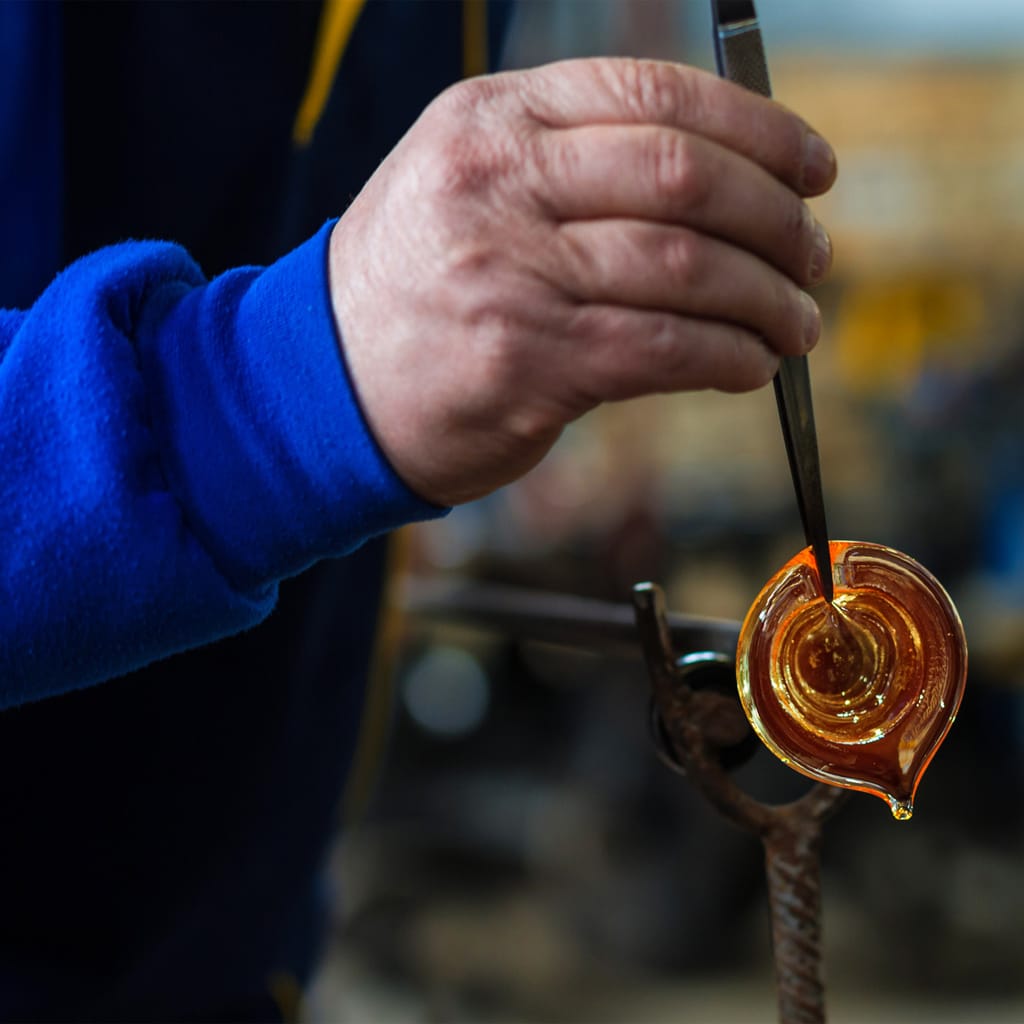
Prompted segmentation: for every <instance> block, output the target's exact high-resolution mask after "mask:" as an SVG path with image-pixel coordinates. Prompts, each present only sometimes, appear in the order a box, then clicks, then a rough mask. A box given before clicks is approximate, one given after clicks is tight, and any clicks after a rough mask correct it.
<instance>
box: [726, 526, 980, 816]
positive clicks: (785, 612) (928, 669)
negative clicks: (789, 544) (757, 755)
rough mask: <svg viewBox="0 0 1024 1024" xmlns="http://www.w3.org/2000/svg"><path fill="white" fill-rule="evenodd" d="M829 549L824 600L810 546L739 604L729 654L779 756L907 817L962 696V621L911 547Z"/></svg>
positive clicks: (757, 723) (843, 545)
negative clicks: (829, 582) (733, 649)
mask: <svg viewBox="0 0 1024 1024" xmlns="http://www.w3.org/2000/svg"><path fill="white" fill-rule="evenodd" d="M830 550H831V552H832V573H833V581H834V584H835V597H834V600H833V602H832V603H831V604H829V603H828V602H826V601H825V599H824V597H823V596H822V593H821V590H820V588H819V586H818V574H817V570H816V569H815V566H814V557H813V555H812V554H811V551H810V549H809V548H808V549H806V550H804V551H801V552H800V553H799V554H798V555H797V556H796V557H795V558H793V559H792V560H790V561H789V562H787V563H786V565H784V566H783V567H782V568H781V569H780V570H779V571H778V572H777V573H776V574H775V575H774V576H773V577H772V578H771V579H770V580H769V581H768V583H767V585H766V586H765V588H764V589H763V590H762V591H761V593H760V594H759V595H758V598H757V600H756V601H755V602H754V604H753V606H752V607H751V609H750V611H749V612H748V613H747V617H746V620H745V621H744V623H743V629H742V631H741V633H740V642H739V649H738V652H737V657H736V670H737V678H738V682H739V691H740V699H741V701H742V702H743V708H744V710H745V711H746V713H747V717H748V718H749V719H750V723H751V725H752V726H753V727H754V730H755V732H757V734H758V735H759V736H760V737H761V739H762V740H763V741H764V743H765V744H766V745H767V746H768V748H769V749H770V750H771V751H772V752H773V753H775V754H776V755H777V756H778V757H779V758H781V759H782V760H783V761H784V762H786V763H787V764H789V765H790V766H791V767H793V768H795V769H797V771H801V772H803V773H804V774H805V775H809V776H810V777H811V778H812V779H818V780H820V781H822V782H828V783H832V784H833V785H837V786H845V787H847V788H849V789H859V790H863V791H864V792H866V793H874V794H876V795H877V796H880V797H881V798H882V799H883V800H885V801H887V803H888V804H889V807H890V809H891V810H892V813H893V815H894V816H895V817H896V818H898V819H900V820H904V819H906V818H909V817H910V816H911V814H913V809H914V796H915V794H916V792H917V786H918V783H919V782H920V781H921V776H922V775H923V774H924V771H925V769H926V768H927V767H928V763H929V762H930V761H931V759H932V757H933V756H934V754H935V751H936V750H937V749H938V748H939V745H940V744H941V743H942V741H943V739H945V737H946V733H947V732H949V729H950V726H951V725H952V724H953V719H954V718H955V717H956V712H957V709H958V708H959V706H960V700H961V698H962V697H963V692H964V683H965V681H966V677H967V642H966V639H965V637H964V630H963V625H962V624H961V622H960V616H959V615H958V614H957V611H956V608H955V607H954V606H953V602H952V601H951V600H950V599H949V595H948V594H947V593H946V591H945V590H944V589H943V588H942V585H941V584H940V583H939V582H938V580H936V579H935V577H934V576H932V574H931V573H929V572H928V570H927V569H925V568H924V567H923V566H921V565H919V564H918V563H917V562H915V561H914V560H913V559H912V558H910V557H909V556H907V555H904V554H902V553H901V552H899V551H894V550H893V549H892V548H887V547H883V546H881V545H879V544H868V543H862V542H851V541H833V542H832V543H831V544H830Z"/></svg>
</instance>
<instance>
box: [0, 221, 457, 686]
mask: <svg viewBox="0 0 1024 1024" xmlns="http://www.w3.org/2000/svg"><path fill="white" fill-rule="evenodd" d="M325 263H326V233H325V232H321V233H320V234H319V235H318V236H317V237H316V238H314V239H313V240H311V241H310V242H308V243H307V244H306V245H304V246H302V247H300V248H299V249H298V250H296V251H295V252H294V253H292V254H290V255H289V256H287V257H285V258H284V259H282V260H281V261H279V262H278V263H276V264H274V265H273V266H271V267H269V268H267V269H266V270H259V269H256V268H249V269H243V270H236V271H232V272H229V273H228V274H225V275H223V276H222V277H220V278H217V279H216V280H215V281H213V282H210V283H207V282H205V280H204V279H203V277H202V275H201V273H200V272H199V270H198V268H197V267H196V266H195V264H194V263H193V262H192V261H191V259H190V258H189V257H188V256H187V254H186V253H184V252H183V251H182V250H181V249H179V248H177V247H175V246H171V245H166V244H162V243H129V244H126V245H123V246H117V247H113V248H111V249H109V250H103V251H102V252H100V253H96V254H93V255H92V256H90V257H87V258H86V259H84V260H82V261H79V263H77V264H75V265H73V266H72V267H71V268H69V270H68V271H66V272H65V273H64V274H62V275H61V276H60V277H59V278H58V279H57V280H56V281H55V282H54V283H53V285H51V287H50V288H49V289H48V290H47V291H46V292H45V293H44V295H43V296H41V297H40V299H39V300H38V301H37V302H36V304H35V305H34V306H33V307H32V309H30V310H29V311H27V312H25V313H22V314H8V313H5V314H4V315H3V316H2V317H0V353H3V359H2V362H0V416H2V417H3V421H4V423H5V429H4V431H3V433H2V435H0V498H2V501H0V527H2V528H0V565H2V575H0V596H2V599H3V602H4V607H5V616H4V618H3V621H2V624H0V680H2V683H0V706H8V705H12V704H16V703H20V702H22V701H24V700H28V699H34V698H36V697H41V696H46V695H49V694H52V693H57V692H61V691H63V690H66V689H69V688H73V687H75V686H80V685H85V684H89V683H92V682H96V681H98V680H101V679H103V678H107V677H109V676H111V675H116V674H120V673H122V672H125V671H128V670H130V669H133V668H136V667H139V666H140V665H142V664H145V663H146V662H148V661H151V660H153V659H155V658H158V657H161V656H164V655H166V654H169V653H172V652H174V651H177V650H180V649H183V648H185V647H188V646H193V645H196V644H200V643H203V642H206V641H209V640H212V639H215V638H217V637H219V636H223V635H226V634H228V633H231V632H236V631H239V630H241V629H244V628H247V627H249V626H251V625H253V624H255V623H256V622H258V621H259V620H260V619H261V618H262V617H263V616H265V615H266V614H267V613H268V612H269V611H270V609H271V608H272V607H273V603H274V600H275V596H276V584H277V582H278V581H279V580H280V579H282V578H284V577H286V576H289V575H292V574H294V573H296V572H298V571H300V570H301V569H302V568H304V567H305V566H307V565H309V564H310V563H312V562H313V561H315V560H317V559H318V558H322V557H326V556H332V555H339V554H343V553H344V552H346V551H348V550H351V549H352V548H354V547H355V546H357V545H358V544H359V543H361V542H362V541H363V540H365V539H366V538H367V537H369V536H372V535H374V534H377V533H380V532H382V531H384V530H387V529H390V528H392V527H394V526H396V525H399V524H400V523H403V522H408V521H411V520H414V519H418V518H425V517H427V516H429V515H431V514H436V512H437V510H436V509H434V508H433V507H432V506H428V505H425V504H424V503H422V502H420V501H419V500H418V499H416V498H415V496H413V495H412V494H411V493H410V492H409V491H408V490H407V489H406V488H405V487H404V486H403V485H402V484H401V483H400V481H398V479H397V478H396V477H395V476H394V474H393V473H392V472H391V470H390V468H389V467H388V465H387V463H386V462H385V461H384V459H383V458H382V457H381V456H380V454H379V452H378V450H377V448H376V446H375V445H374V443H373V441H372V440H371V438H370V436H369V435H368V433H367V431H366V429H365V427H364V425H363V421H362V416H361V413H360V411H359V409H358V407H357V405H356V402H355V400H354V397H353V394H352V391H351V388H350V385H349V382H348V378H347V373H346V370H345V367H344V365H343V361H342V358H341V355H340V350H339V346H338V344H337V339H336V337H335V334H334V326H333V322H332V320H331V312H330V306H329V300H328V298H327V295H326V291H325V288H326V283H325V277H324V275H325Z"/></svg>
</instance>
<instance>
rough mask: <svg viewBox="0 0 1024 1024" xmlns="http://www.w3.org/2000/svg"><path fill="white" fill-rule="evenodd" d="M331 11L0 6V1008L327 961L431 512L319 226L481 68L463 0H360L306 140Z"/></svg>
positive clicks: (283, 978) (127, 1013) (188, 1013)
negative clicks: (356, 377) (372, 397)
mask: <svg viewBox="0 0 1024 1024" xmlns="http://www.w3.org/2000/svg"><path fill="white" fill-rule="evenodd" d="M341 4H342V5H344V4H345V0H341ZM356 6H357V7H358V6H359V5H358V4H357V5H356ZM322 13H323V12H322V11H321V6H320V4H317V3H276V2H263V3H248V2H243V3H205V4H199V3H177V2H170V3H155V2H147V3H139V4H137V5H136V4H130V5H129V4H95V5H94V4H82V3H74V4H68V5H66V6H64V7H61V6H58V5H42V4H34V3H25V4H23V3H20V2H9V3H5V4H3V5H0V64H2V70H0V216H2V218H3V221H2V224H0V226H2V229H3V230H2V235H0V306H8V307H12V308H10V309H8V310H7V311H5V312H0V417H2V422H3V423H4V427H3V429H2V431H0V599H2V609H3V620H4V621H3V622H2V623H0V706H2V707H3V708H5V710H3V712H2V713H0V821H2V822H3V841H2V842H0V885H2V886H3V892H2V897H0V1018H2V1019H5V1020H7V1019H61V1020H88V1019H98V1020H100V1019H101V1020H114V1019H133V1020H158V1019H159V1020H230V1019H237V1020H258V1019H264V1018H267V1017H274V1016H275V1015H279V1014H280V1012H281V1007H280V1005H279V1004H280V998H279V996H278V997H275V992H277V993H278V994H279V993H281V992H287V991H290V990H291V989H292V988H294V984H295V983H298V984H299V985H301V984H302V983H304V982H305V980H306V979H307V978H308V975H309V972H310V970H311V968H312V965H313V964H314V962H315V956H316V950H317V944H318V942H319V939H320V927H321V924H322V920H321V919H322V916H323V913H324V909H325V907H326V900H325V893H324V891H323V878H322V874H321V868H322V864H323V859H324V855H325V851H326V847H327V844H328V842H329V840H330V838H331V836H332V834H333V832H334V830H335V827H336V824H337V822H336V815H337V807H338V801H339V796H340V793H341V791H342V788H343V784H344V781H345V778H346V775H347V774H348V772H349V770H350V767H351V761H352V757H353V750H354V747H355V743H356V737H357V733H358V729H359V723H360V716H361V713H362V706H363V691H364V687H363V681H364V679H365V677H366V675H367V671H368V666H369V661H370V656H371V646H372V638H373V634H374V625H375V617H376V613H377V608H378V604H379V600H380V589H381V577H382V557H383V555H382V552H383V548H382V543H381V541H380V540H373V539H371V538H373V537H375V536H379V535H382V534H383V533H385V532H386V531H387V530H389V529H390V528H392V527H394V526H396V525H399V524H400V523H403V522H409V521H412V520H415V519H420V518H425V517H428V516H431V515H435V514H437V513H438V512H439V510H437V509H434V508H432V507H429V506H427V505H425V504H424V503H423V502H421V501H420V500H419V499H418V498H416V496H415V495H412V494H410V493H409V492H408V491H407V490H406V489H405V488H404V486H403V485H402V484H401V482H400V481H399V480H398V479H397V478H396V477H395V476H394V474H393V473H392V471H391V470H390V467H388V465H387V464H386V462H385V461H384V459H383V458H382V457H381V455H380V453H379V451H378V450H377V449H376V446H375V445H374V443H373V440H372V438H371V437H370V435H369V433H368V431H367V430H366V428H365V425H364V423H363V421H362V419H361V416H360V413H359V409H358V406H357V404H356V402H355V399H354V396H353V394H352V391H351V388H350V386H349V382H348V380H347V377H346V373H345V367H344V363H343V360H342V358H341V356H340V354H339V346H338V344H337V339H336V337H335V335H334V327H333V323H332V321H331V315H330V308H329V303H328V299H327V295H326V289H325V276H324V275H325V272H326V242H327V237H328V233H329V228H330V223H329V218H330V217H332V216H336V215H337V214H339V213H340V212H342V210H343V209H344V206H345V204H346V203H347V202H348V200H349V199H350V198H351V197H352V196H353V195H354V194H355V193H356V192H357V191H358V190H359V188H360V186H361V185H362V183H363V182H364V181H365V179H366V178H367V177H369V175H370V174H371V173H372V172H373V170H374V168H375V167H376V165H377V164H378V163H379V161H380V160H381V158H382V157H383V156H384V155H385V154H386V153H387V151H388V150H389V149H390V148H391V147H392V146H393V145H394V143H395V142H396V141H397V140H398V138H399V137H400V135H401V134H402V133H403V132H404V131H405V130H406V129H407V128H408V127H409V125H410V124H411V123H412V122H413V121H414V120H415V118H416V116H417V115H418V113H419V112H420V111H421V110H422V108H423V107H424V106H425V105H426V103H427V102H428V101H429V100H430V99H431V98H432V97H433V96H434V95H436V93H438V92H439V91H441V90H442V89H443V88H444V87H445V86H447V85H448V84H450V83H451V82H452V81H454V80H456V79H457V78H458V77H460V75H461V73H462V69H463V61H464V50H463V38H462V33H463V23H464V10H463V4H462V3H459V2H444V0H437V2H431V3H421V2H397V0H371V2H369V3H368V4H366V5H365V7H363V9H362V10H361V11H360V12H359V13H358V18H357V20H356V22H355V28H354V30H353V31H352V34H351V36H350V38H349V40H348V43H347V46H346V48H345V51H344V56H343V58H342V60H341V63H340V66H339V67H338V69H337V71H336V73H334V74H333V76H332V80H333V84H332V86H331V88H330V92H329V95H328V97H327V100H326V103H325V105H323V107H322V109H321V110H320V111H319V113H318V116H317V119H316V123H315V131H314V132H313V134H312V137H311V139H310V141H309V142H308V144H306V145H302V146H298V145H296V144H295V143H294V142H293V141H292V134H293V125H294V123H295V118H296V111H297V109H298V108H299V104H300V101H301V100H302V97H303V95H304V94H305V91H306V88H307V83H308V81H309V79H310V74H311V66H312V63H313V54H314V48H315V43H316V39H317V32H318V26H319V25H320V24H321V17H322ZM491 28H492V32H493V31H495V30H496V28H497V26H496V23H495V21H494V19H493V18H492V21H491ZM325 221H328V223H327V224H326V225H325ZM322 225H325V226H323V227H322ZM130 239H167V240H169V241H167V242H146V241H142V242H131V241H126V240H130ZM171 243H177V244H171ZM84 254H91V255H88V256H85V258H84V259H80V257H83V255H84ZM72 261H77V262H72ZM68 264H70V266H68V269H66V270H65V271H64V272H63V273H62V274H61V275H60V276H59V277H57V278H56V280H54V281H53V282H52V283H49V282H50V280H51V278H52V277H53V274H54V273H55V272H56V271H57V270H58V269H59V267H60V266H65V265H68ZM264 267H265V268H266V269H263V268H264ZM340 555H344V557H341V558H336V557H333V556H340ZM325 559H326V560H325ZM311 565H314V566H315V567H313V568H308V567H309V566H311ZM304 570H305V571H304ZM282 580H283V581H284V582H281V581H282ZM258 623H261V624H259V625H257V624H258ZM239 633H240V635H234V636H229V635H230V634H239ZM218 636H229V638H228V639H221V640H220V641H219V642H216V643H213V644H211V645H209V646H206V647H203V648H202V649H200V650H193V651H191V652H189V653H179V654H175V655H173V656H171V657H165V655H167V654H168V653H169V652H173V651H177V650H183V649H185V648H187V647H193V646H195V645H196V644H198V643H202V642H205V641H208V640H213V639H214V638H216V637H218ZM154 659H157V660H156V663H154V664H150V666H149V667H148V668H144V669H141V670H138V669H137V666H141V665H145V664H146V663H149V662H152V661H153V660H154ZM129 670H130V671H129Z"/></svg>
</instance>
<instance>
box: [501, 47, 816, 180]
mask: <svg viewBox="0 0 1024 1024" xmlns="http://www.w3.org/2000/svg"><path fill="white" fill-rule="evenodd" d="M513 74H519V75H523V76H525V77H524V80H523V83H522V85H523V89H522V91H521V92H520V97H521V99H522V100H523V102H524V103H525V104H526V106H527V110H528V111H529V113H530V114H531V116H532V117H534V118H535V119H536V120H538V121H540V122H541V123H542V124H544V125H546V126H547V127H550V128H576V127H580V126H581V125H584V124H660V125H666V126H670V127H674V128H679V129H682V130H684V131H689V132H693V133H695V134H699V135H702V136H704V137H706V138H708V139H711V140H712V141H714V142H717V143H719V144H720V145H722V146H726V147H728V148H729V149H732V150H734V151H735V152H737V153H741V154H743V155H744V156H746V157H747V158H748V159H750V160H753V161H755V162H756V163H758V164H760V165H761V166H762V167H763V168H764V169H765V170H767V171H768V172H769V173H770V174H772V175H774V176H775V177H776V178H778V179H779V180H780V181H782V182H784V183H785V184H787V185H788V186H789V187H790V188H792V189H793V190H794V191H796V192H798V193H799V194H800V195H803V196H813V195H819V194H820V193H822V192H825V191H826V190H827V189H828V188H829V187H830V186H831V185H832V182H833V181H834V180H835V177H836V158H835V154H834V152H833V151H832V147H831V146H829V144H828V143H827V142H826V141H825V140H824V139H823V138H822V137H821V136H820V135H819V134H818V133H817V132H815V131H814V129H813V128H811V127H810V126H809V125H808V124H807V123H806V122H805V121H803V120H802V119H801V118H799V117H797V115H796V114H794V113H792V111H789V110H786V108H785V107H783V106H781V105H780V104H779V103H776V102H775V101H774V100H771V99H767V98H765V97H764V96H758V95H756V94H755V93H752V92H750V91H749V90H747V89H744V88H742V87H741V86H738V85H734V84H733V83H732V82H728V81H726V80H724V79H722V78H719V77H718V76H716V75H713V74H710V73H709V72H706V71H701V70H699V69H697V68H692V67H687V66H685V65H682V64H671V63H668V62H665V61H651V60H634V59H632V58H627V57H597V58H584V59H577V60H567V61H559V62H557V63H554V64H547V65H544V66H542V67H539V68H533V69H531V70H529V71H524V72H514V73H513Z"/></svg>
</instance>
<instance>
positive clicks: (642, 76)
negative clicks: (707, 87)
mask: <svg viewBox="0 0 1024 1024" xmlns="http://www.w3.org/2000/svg"><path fill="white" fill-rule="evenodd" d="M615 67H616V68H617V69H618V75H617V85H618V90H619V92H620V96H621V99H622V102H623V104H624V105H625V107H626V109H627V110H628V111H629V112H630V113H631V114H632V115H634V116H635V117H637V118H639V119H641V120H654V121H668V122H675V121H676V120H677V119H678V117H679V113H680V110H681V109H683V108H690V107H692V106H693V103H694V95H693V94H694V92H695V90H694V89H693V88H692V87H691V78H690V76H688V75H686V74H681V73H680V71H679V69H678V68H673V67H671V66H669V65H667V64H664V63H660V62H656V61H648V60H635V59H629V58H623V59H620V60H618V61H616V63H615Z"/></svg>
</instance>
